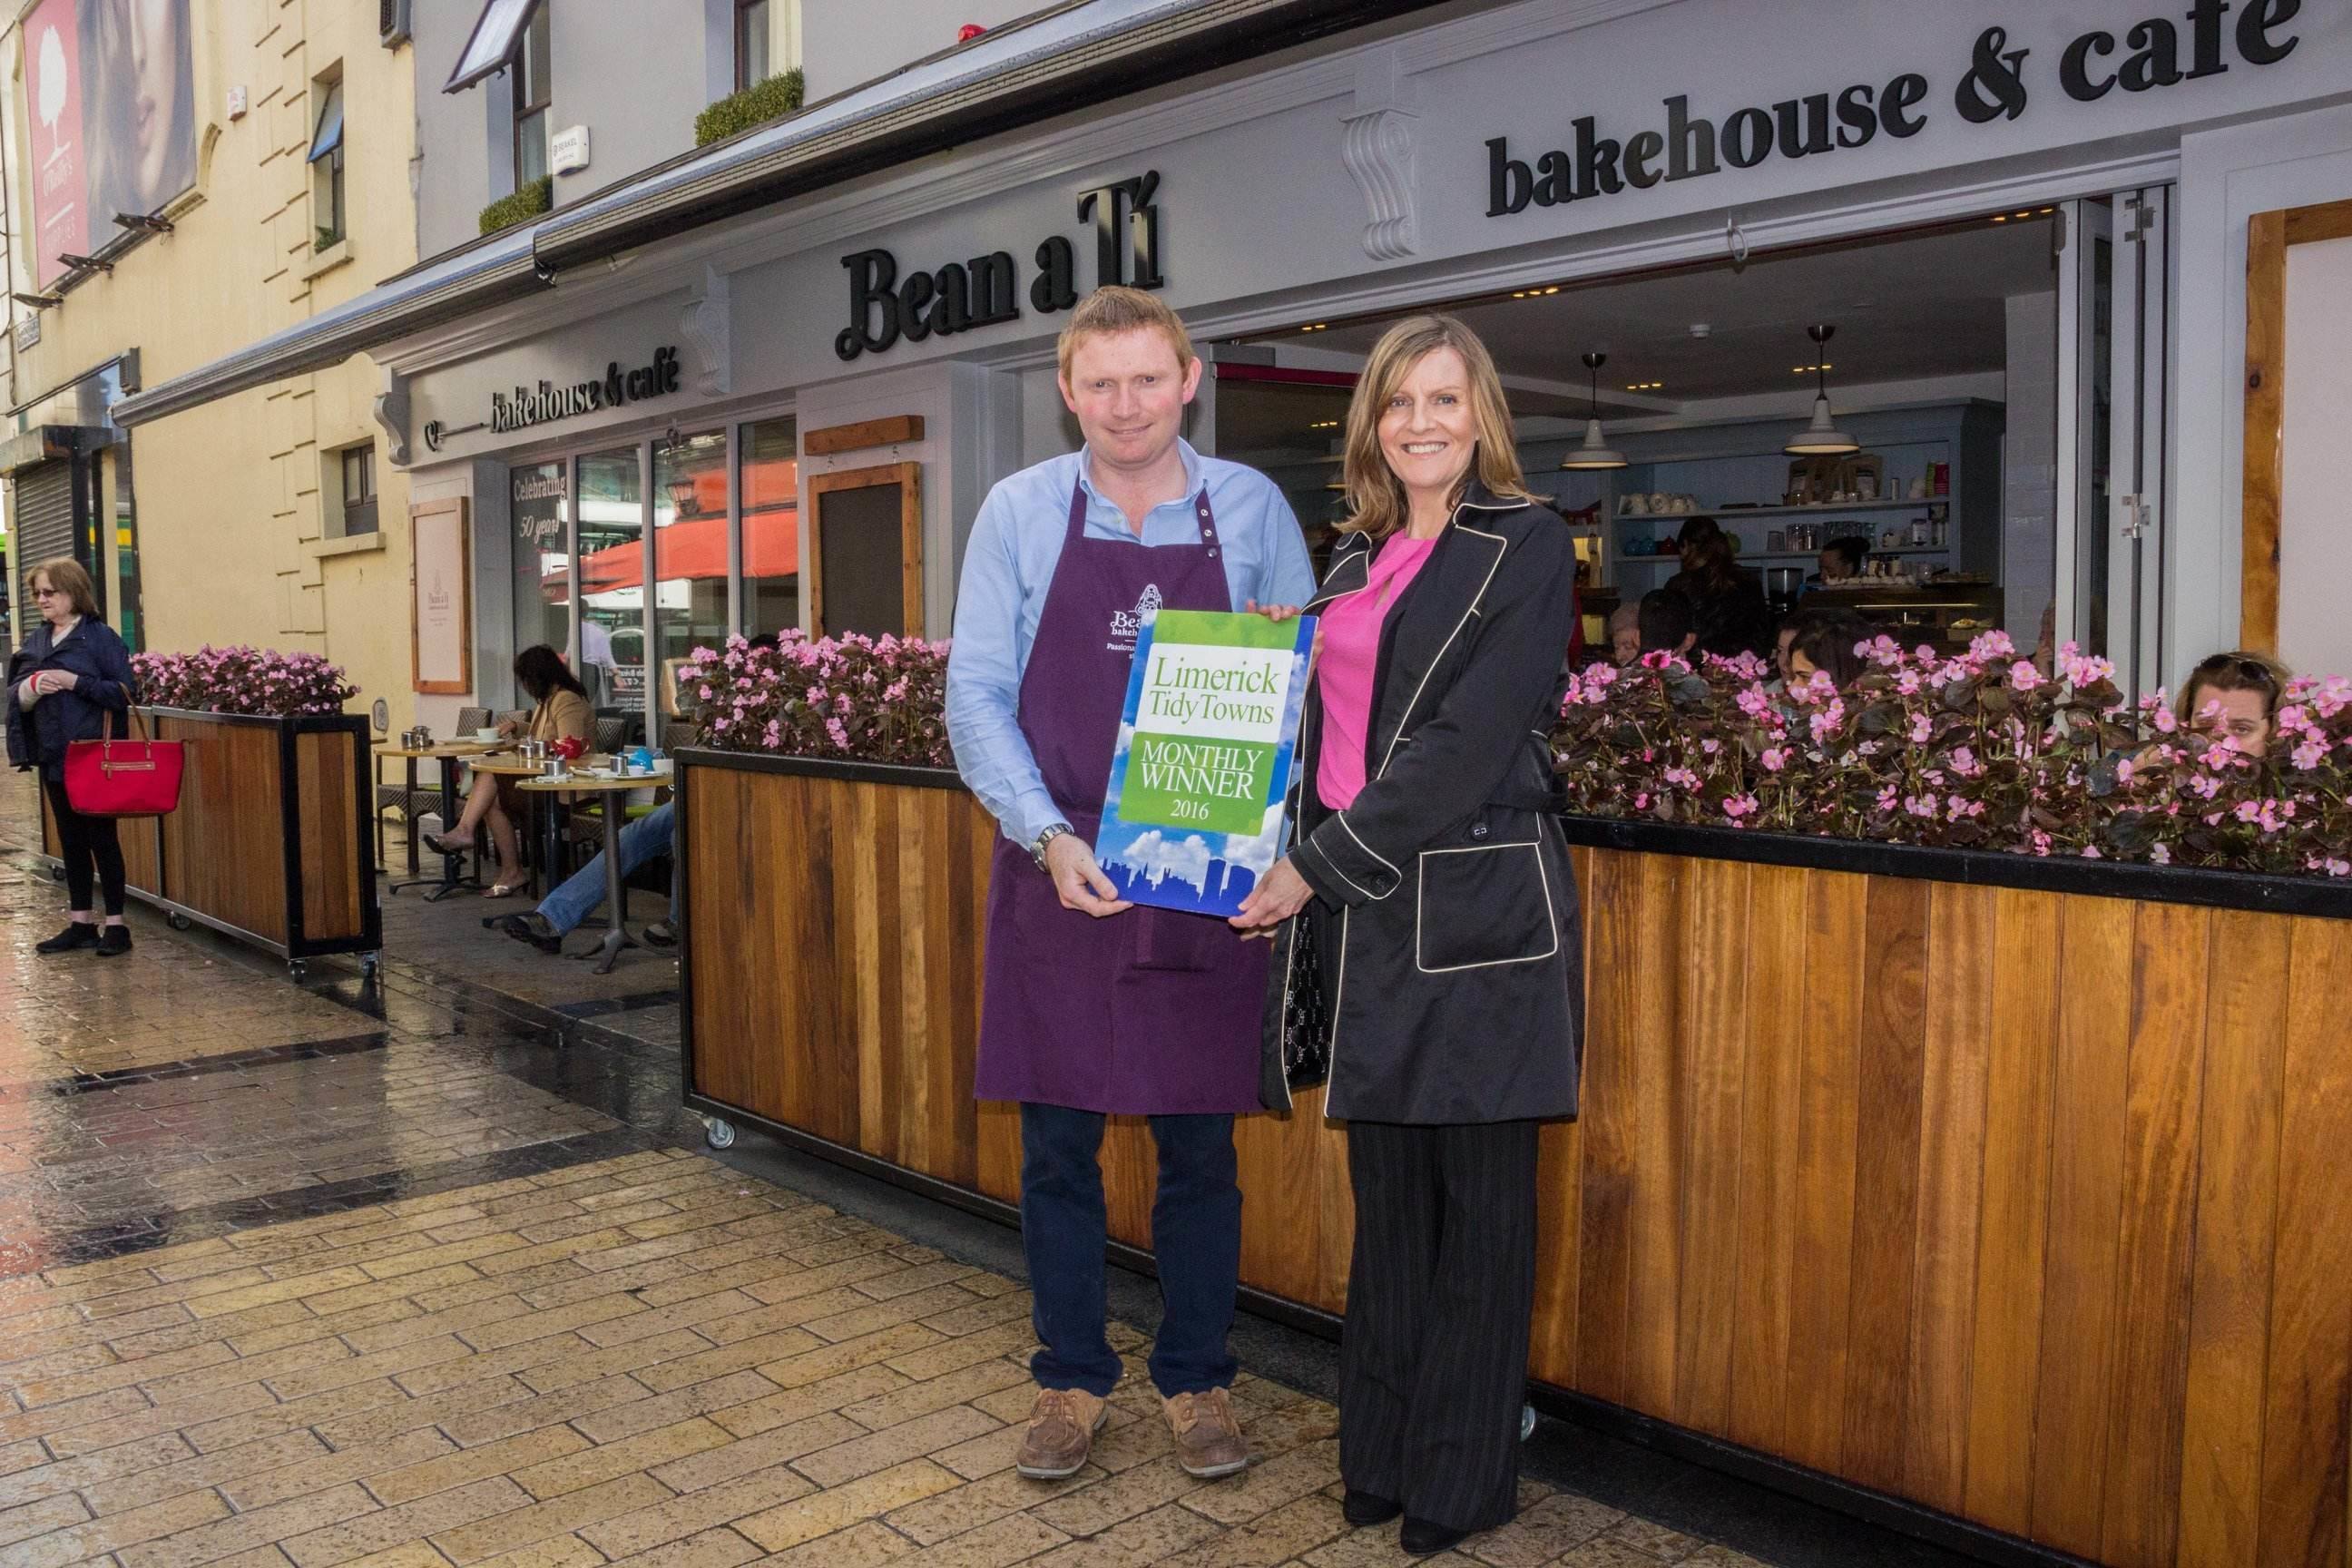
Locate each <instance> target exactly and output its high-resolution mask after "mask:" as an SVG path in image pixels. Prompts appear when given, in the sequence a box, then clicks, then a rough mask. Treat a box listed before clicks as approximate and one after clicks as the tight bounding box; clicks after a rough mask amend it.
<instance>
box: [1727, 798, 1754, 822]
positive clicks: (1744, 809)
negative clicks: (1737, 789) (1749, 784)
mask: <svg viewBox="0 0 2352 1568" xmlns="http://www.w3.org/2000/svg"><path fill="white" fill-rule="evenodd" d="M1723 815H1724V816H1727V817H1728V818H1729V819H1730V820H1731V821H1733V822H1735V823H1738V822H1744V821H1745V820H1747V819H1748V817H1751V816H1755V815H1756V797H1755V796H1754V795H1732V796H1730V797H1729V798H1727V800H1725V801H1724V803H1723Z"/></svg>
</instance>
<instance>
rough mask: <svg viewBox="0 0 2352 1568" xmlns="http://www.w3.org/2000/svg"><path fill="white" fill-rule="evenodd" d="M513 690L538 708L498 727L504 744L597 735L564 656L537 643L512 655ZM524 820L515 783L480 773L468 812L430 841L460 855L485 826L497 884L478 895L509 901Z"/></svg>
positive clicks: (518, 870) (518, 873)
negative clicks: (496, 862) (494, 858)
mask: <svg viewBox="0 0 2352 1568" xmlns="http://www.w3.org/2000/svg"><path fill="white" fill-rule="evenodd" d="M514 677H515V684H516V685H518V686H520V687H521V688H522V689H523V690H524V691H525V692H526V693H527V694H529V696H530V700H531V701H532V702H533V703H535V704H537V706H535V707H534V708H533V709H532V710H531V713H530V718H529V719H528V720H523V721H517V720H512V719H509V720H507V721H504V722H502V723H501V724H499V736H500V738H501V739H505V740H518V739H520V740H532V741H544V742H548V743H549V744H551V745H552V744H553V743H554V742H558V741H562V740H573V741H578V742H580V743H581V744H582V745H583V746H584V745H586V744H587V743H588V742H589V740H590V738H591V737H592V736H593V734H594V733H595V727H596V716H595V713H594V712H593V710H591V709H590V708H589V706H588V693H587V691H586V689H583V687H582V686H581V684H580V679H579V678H578V677H577V676H575V675H573V674H572V671H571V670H569V669H567V668H564V665H563V656H562V654H560V653H558V652H556V651H555V650H554V649H553V648H551V647H548V646H547V645H546V644H545V643H540V644H538V645H536V646H534V647H527V648H525V649H523V650H522V651H521V652H520V653H519V654H517V655H515V661H514ZM522 815H523V804H522V793H521V790H520V786H519V784H518V783H517V781H515V780H514V779H510V778H499V777H498V776H496V775H495V774H491V773H476V774H475V775H474V784H473V787H472V788H471V789H470V790H468V791H467V795H466V809H465V810H464V811H463V812H462V813H460V814H459V815H458V817H457V821H456V822H455V823H453V824H452V825H451V826H449V828H448V830H447V831H446V832H444V833H443V834H442V835H441V836H440V837H437V838H436V839H434V840H433V841H432V843H433V847H435V848H436V849H438V850H439V851H440V852H441V853H442V854H444V855H458V854H463V853H464V852H465V850H466V848H467V846H469V845H471V844H472V843H473V841H474V830H475V829H476V828H478V827H480V826H484V825H485V824H487V825H488V827H489V830H490V844H491V847H492V848H493V849H494V850H495V851H496V852H497V855H498V859H499V876H498V879H497V880H496V881H494V882H492V883H491V884H490V886H488V888H486V889H483V890H482V897H484V898H486V899H505V898H511V897H513V896H514V894H516V893H517V892H519V891H520V890H521V889H522V885H523V879H522V853H521V849H520V845H519V844H518V842H517V835H516V833H515V820H516V819H517V818H518V817H520V816H522Z"/></svg>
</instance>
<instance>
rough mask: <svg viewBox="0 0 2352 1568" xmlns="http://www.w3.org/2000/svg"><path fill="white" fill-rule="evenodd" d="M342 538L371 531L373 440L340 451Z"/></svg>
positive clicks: (373, 513) (372, 513)
mask: <svg viewBox="0 0 2352 1568" xmlns="http://www.w3.org/2000/svg"><path fill="white" fill-rule="evenodd" d="M341 466H342V470H343V537H344V538H346V539H349V538H351V537H352V536H353V535H355V534H365V533H373V532H374V531H375V529H376V520H375V443H374V442H373V441H371V442H369V443H368V444H367V445H366V446H364V447H345V448H343V452H342V465H341Z"/></svg>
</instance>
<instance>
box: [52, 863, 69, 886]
mask: <svg viewBox="0 0 2352 1568" xmlns="http://www.w3.org/2000/svg"><path fill="white" fill-rule="evenodd" d="M65 879H66V868H64V867H63V866H52V867H50V868H49V880H50V881H52V882H62V881H64V880H65Z"/></svg>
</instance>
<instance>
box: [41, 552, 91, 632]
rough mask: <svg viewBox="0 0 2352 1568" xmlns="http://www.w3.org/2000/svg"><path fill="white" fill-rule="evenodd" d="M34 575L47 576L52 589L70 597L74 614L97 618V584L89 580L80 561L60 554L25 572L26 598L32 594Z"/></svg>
mask: <svg viewBox="0 0 2352 1568" xmlns="http://www.w3.org/2000/svg"><path fill="white" fill-rule="evenodd" d="M36 577H47V579H48V580H49V586H50V587H51V588H52V589H54V590H56V591H57V592H58V593H60V594H63V595H65V596H66V597H67V598H68V599H70V600H71V601H72V602H73V607H74V614H75V615H77V616H88V617H89V619H91V620H96V619H97V618H98V585H97V584H94V583H92V582H91V581H90V580H89V573H87V572H85V571H83V570H82V566H81V563H80V562H79V561H73V560H68V558H67V557H65V556H62V555H60V556H58V558H57V559H56V560H55V561H44V562H42V563H40V564H39V565H37V566H36V567H34V568H33V569H32V570H31V571H30V572H27V573H26V574H25V594H26V597H28V598H29V597H31V595H32V592H33V579H34V578H36Z"/></svg>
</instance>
